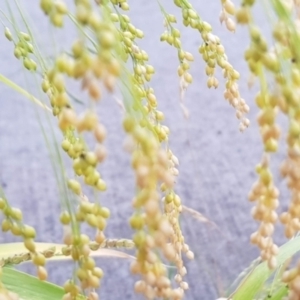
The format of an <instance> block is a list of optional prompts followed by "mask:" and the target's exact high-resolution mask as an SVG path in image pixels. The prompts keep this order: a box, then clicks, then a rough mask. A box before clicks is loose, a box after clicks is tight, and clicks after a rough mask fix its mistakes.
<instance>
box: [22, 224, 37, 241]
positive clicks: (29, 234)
mask: <svg viewBox="0 0 300 300" xmlns="http://www.w3.org/2000/svg"><path fill="white" fill-rule="evenodd" d="M22 233H23V236H24V237H25V238H35V236H36V232H35V229H34V228H33V227H31V226H28V225H24V227H23V229H22Z"/></svg>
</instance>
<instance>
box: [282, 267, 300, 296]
mask: <svg viewBox="0 0 300 300" xmlns="http://www.w3.org/2000/svg"><path fill="white" fill-rule="evenodd" d="M282 281H283V282H284V283H286V284H287V285H288V287H289V292H288V295H287V297H286V298H285V300H296V299H299V296H300V265H299V262H298V264H297V266H296V267H295V268H293V269H291V270H288V271H285V272H284V273H283V275H282Z"/></svg>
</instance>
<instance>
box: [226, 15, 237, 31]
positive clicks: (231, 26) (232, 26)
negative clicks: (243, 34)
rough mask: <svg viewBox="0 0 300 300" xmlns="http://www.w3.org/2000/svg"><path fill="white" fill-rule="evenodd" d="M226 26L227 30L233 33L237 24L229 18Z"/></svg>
mask: <svg viewBox="0 0 300 300" xmlns="http://www.w3.org/2000/svg"><path fill="white" fill-rule="evenodd" d="M225 25H226V28H227V29H228V30H229V31H231V32H235V22H234V21H233V20H232V19H231V18H228V19H227V20H226V21H225Z"/></svg>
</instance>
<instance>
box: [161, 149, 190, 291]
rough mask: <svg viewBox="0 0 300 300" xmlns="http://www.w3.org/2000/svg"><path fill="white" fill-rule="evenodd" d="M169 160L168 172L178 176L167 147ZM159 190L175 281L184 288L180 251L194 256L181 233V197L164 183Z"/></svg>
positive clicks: (176, 164)
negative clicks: (169, 232)
mask: <svg viewBox="0 0 300 300" xmlns="http://www.w3.org/2000/svg"><path fill="white" fill-rule="evenodd" d="M167 155H168V161H169V166H168V169H169V172H170V173H171V174H172V175H173V176H178V174H179V171H178V169H177V168H176V167H177V166H178V165H179V161H178V158H177V157H176V156H175V155H174V154H173V153H172V151H171V150H170V149H169V150H168V152H167ZM161 190H162V191H163V192H164V194H165V196H164V198H163V203H164V212H165V215H166V217H167V219H168V220H169V223H170V224H171V227H172V230H173V235H172V239H171V244H172V245H174V249H175V252H176V254H175V257H176V258H175V264H176V268H177V274H176V275H175V278H174V279H175V281H176V282H177V284H179V286H180V287H181V288H182V289H183V290H185V289H187V288H188V283H187V282H185V281H183V277H184V276H185V275H186V273H187V270H186V268H185V266H184V264H183V260H182V252H184V253H185V255H186V257H187V258H188V259H193V258H194V253H193V252H192V251H191V250H190V249H189V246H188V245H187V244H186V243H185V240H184V236H183V234H182V231H181V228H180V225H179V217H180V213H181V212H182V205H181V199H180V197H179V195H177V194H176V193H175V192H174V190H173V189H172V190H171V189H169V188H168V187H167V186H166V185H165V184H164V183H163V184H162V185H161Z"/></svg>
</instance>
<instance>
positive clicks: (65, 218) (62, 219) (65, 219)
mask: <svg viewBox="0 0 300 300" xmlns="http://www.w3.org/2000/svg"><path fill="white" fill-rule="evenodd" d="M59 219H60V222H61V223H62V224H64V225H67V224H69V223H70V222H71V216H70V214H69V213H68V212H67V211H64V212H62V213H61V215H60V217H59Z"/></svg>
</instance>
